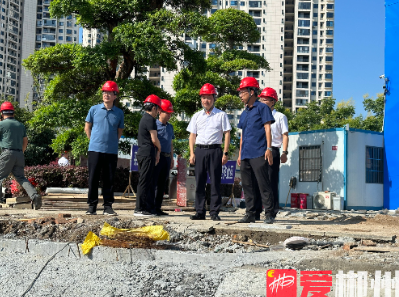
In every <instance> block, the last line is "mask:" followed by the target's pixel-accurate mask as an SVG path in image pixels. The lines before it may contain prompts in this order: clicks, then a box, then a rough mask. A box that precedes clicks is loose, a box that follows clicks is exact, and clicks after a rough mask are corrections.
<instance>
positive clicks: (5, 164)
mask: <svg viewBox="0 0 399 297" xmlns="http://www.w3.org/2000/svg"><path fill="white" fill-rule="evenodd" d="M0 111H1V115H2V117H3V120H2V121H1V122H0V148H1V149H2V153H1V155H0V203H5V202H6V199H4V198H3V196H2V195H3V191H2V183H3V180H4V179H5V178H6V177H7V176H8V175H9V174H10V173H12V174H13V175H14V177H15V179H16V180H17V182H18V183H19V184H20V185H21V186H22V187H23V188H24V189H25V190H26V192H27V193H28V195H29V197H30V199H31V200H32V205H33V208H34V209H36V210H37V209H40V207H41V206H42V197H41V196H40V195H39V194H38V193H37V192H36V190H35V188H34V187H33V186H32V184H31V183H30V182H29V181H28V180H27V178H26V177H25V173H24V167H25V157H24V152H25V150H26V147H27V146H28V137H27V136H26V130H25V126H24V125H23V124H22V123H20V122H18V121H17V120H16V119H15V118H14V112H15V110H14V106H13V105H12V103H11V102H8V101H6V102H4V103H3V104H2V105H1V107H0Z"/></svg>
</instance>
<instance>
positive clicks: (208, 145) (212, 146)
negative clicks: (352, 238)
mask: <svg viewBox="0 0 399 297" xmlns="http://www.w3.org/2000/svg"><path fill="white" fill-rule="evenodd" d="M197 147H199V148H200V149H205V150H209V149H214V148H218V147H222V145H221V144H197Z"/></svg>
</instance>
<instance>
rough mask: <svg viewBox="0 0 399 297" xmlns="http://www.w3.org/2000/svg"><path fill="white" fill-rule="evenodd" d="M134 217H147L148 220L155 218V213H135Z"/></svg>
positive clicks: (144, 211)
mask: <svg viewBox="0 0 399 297" xmlns="http://www.w3.org/2000/svg"><path fill="white" fill-rule="evenodd" d="M133 215H134V216H136V217H147V218H150V217H154V216H155V215H154V214H153V213H150V212H149V211H146V210H143V211H135V212H134V214H133Z"/></svg>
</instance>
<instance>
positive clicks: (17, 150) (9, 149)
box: [1, 147, 22, 152]
mask: <svg viewBox="0 0 399 297" xmlns="http://www.w3.org/2000/svg"><path fill="white" fill-rule="evenodd" d="M1 149H2V150H8V151H16V152H22V150H19V149H11V148H4V147H3V148H1Z"/></svg>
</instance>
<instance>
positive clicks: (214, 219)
mask: <svg viewBox="0 0 399 297" xmlns="http://www.w3.org/2000/svg"><path fill="white" fill-rule="evenodd" d="M211 219H212V221H220V217H219V216H218V215H212V216H211Z"/></svg>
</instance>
